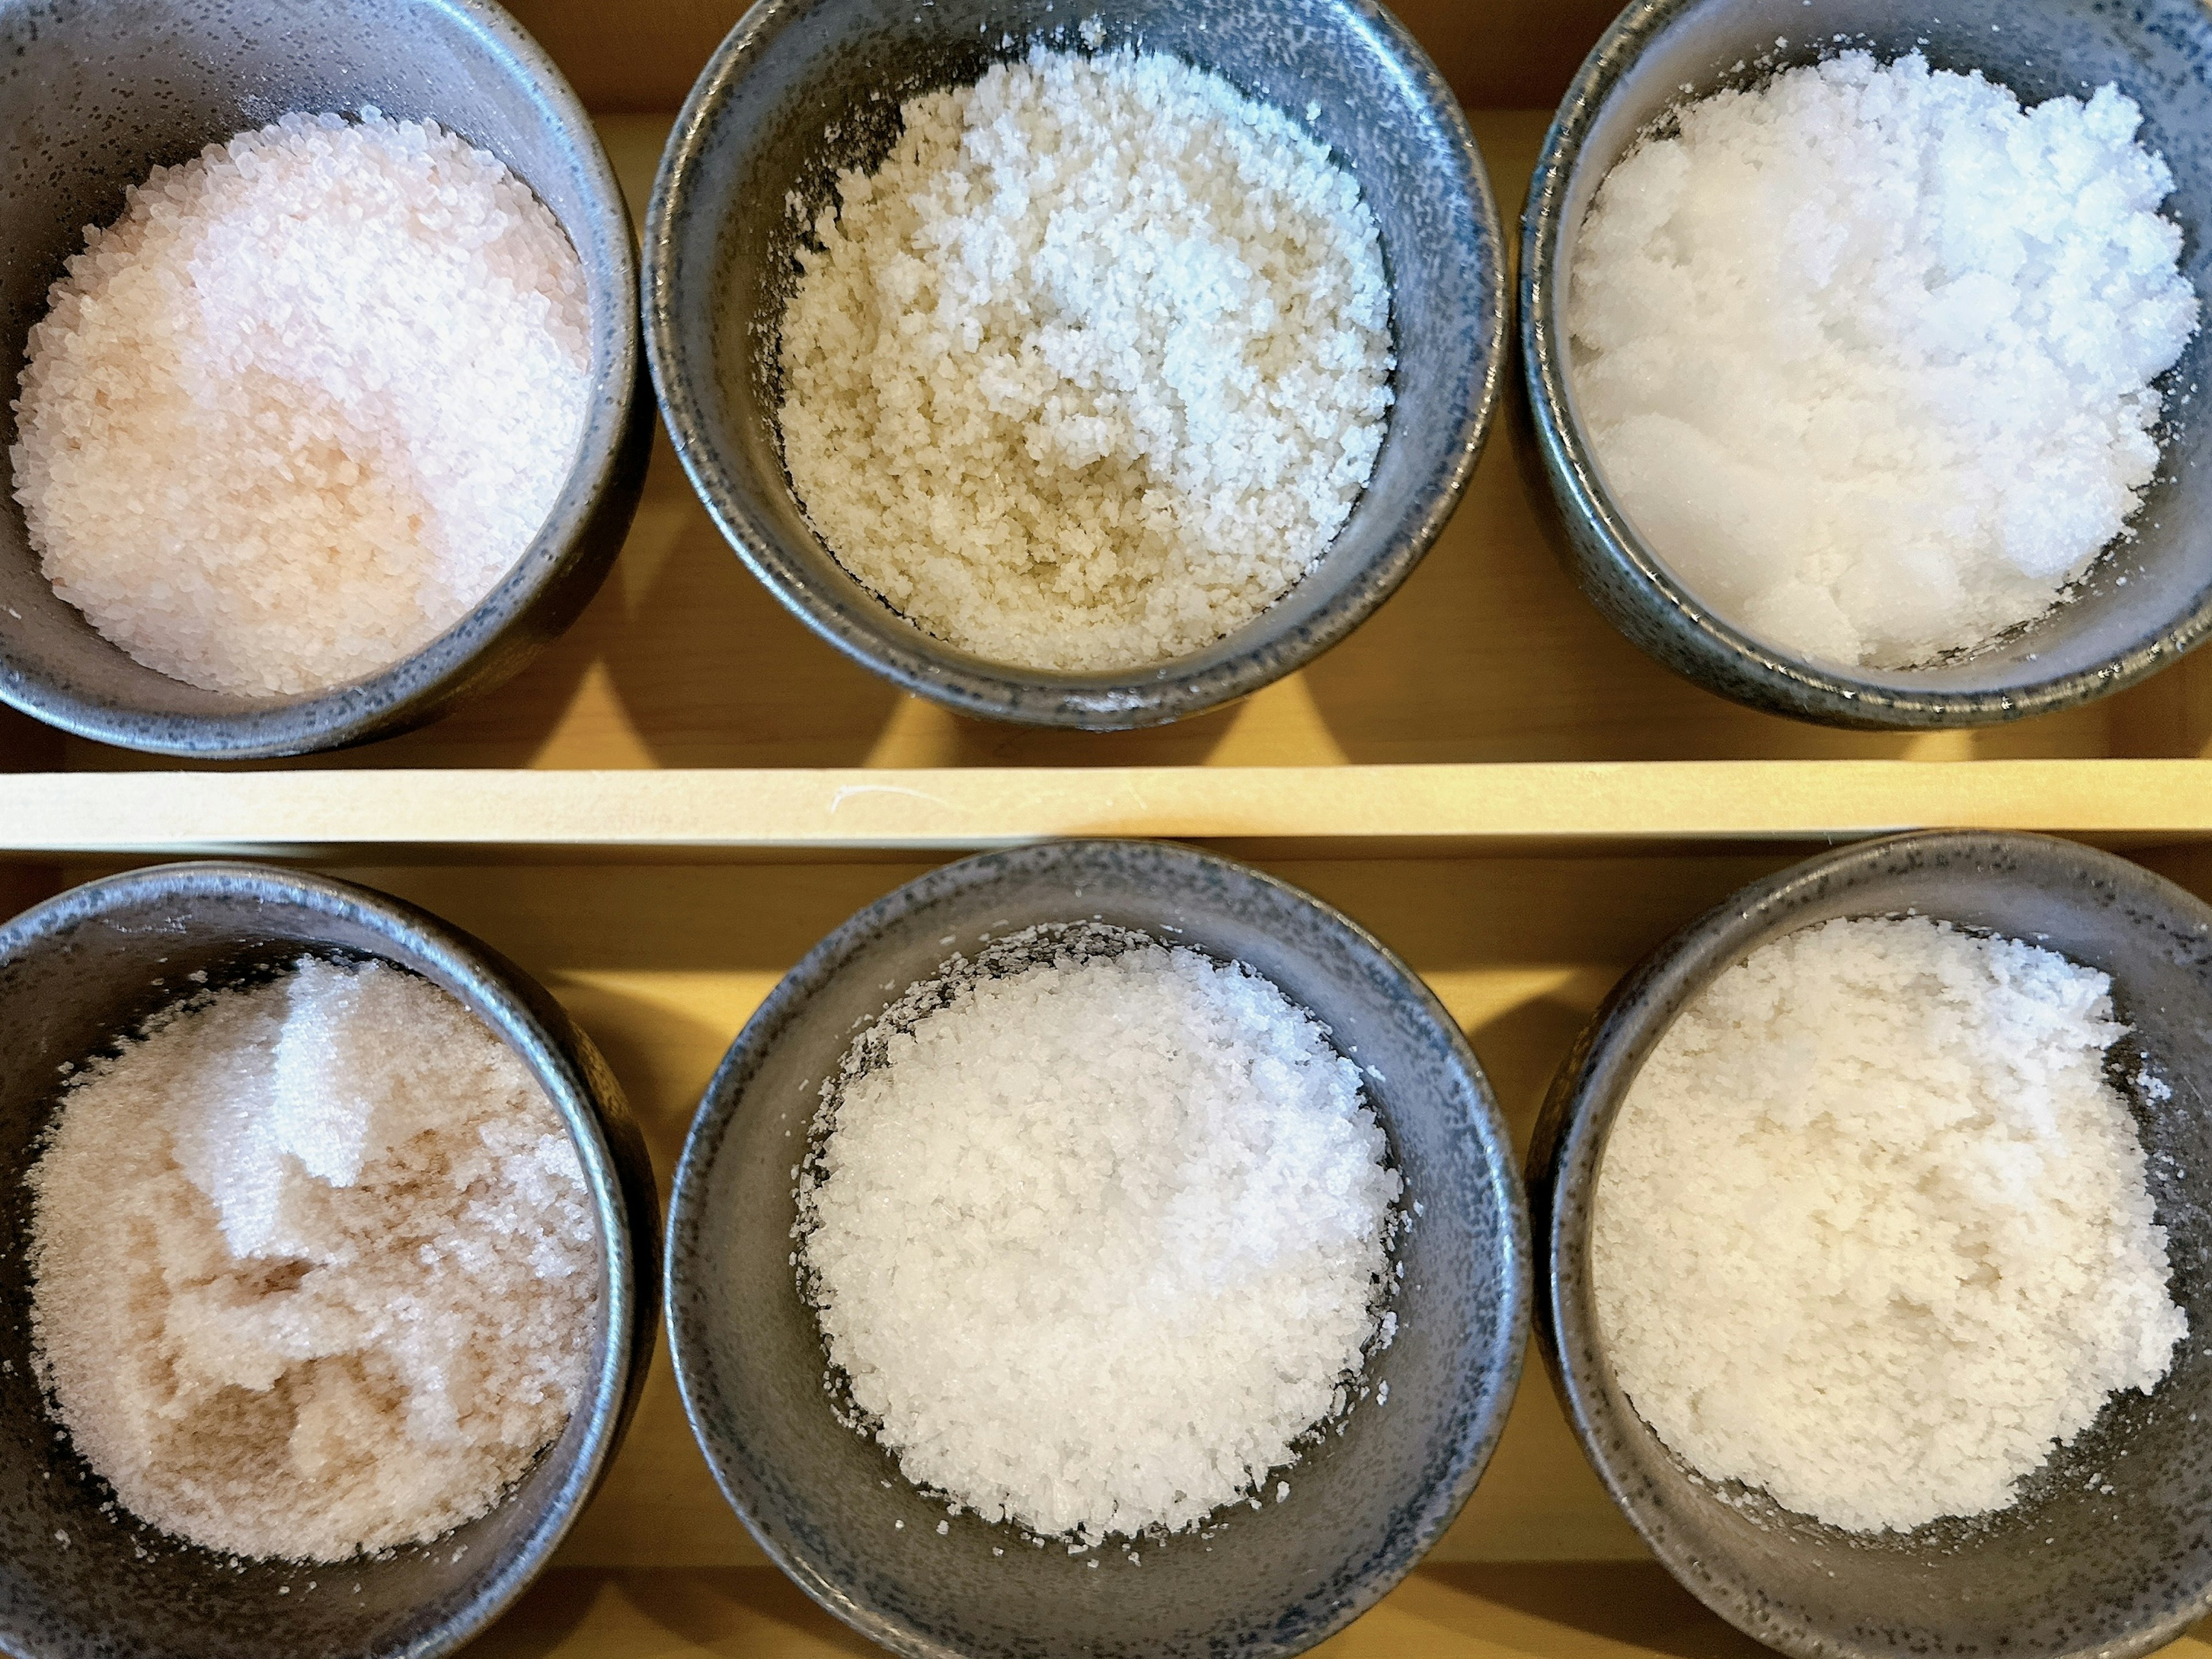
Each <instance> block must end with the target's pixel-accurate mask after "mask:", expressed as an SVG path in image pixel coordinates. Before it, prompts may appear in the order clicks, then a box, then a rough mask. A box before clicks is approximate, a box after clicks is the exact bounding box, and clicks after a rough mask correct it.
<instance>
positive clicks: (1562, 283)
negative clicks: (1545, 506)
mask: <svg viewBox="0 0 2212 1659" xmlns="http://www.w3.org/2000/svg"><path fill="white" fill-rule="evenodd" d="M1778 40H1781V41H1786V43H1787V44H1786V45H1780V46H1778V44H1777V42H1778ZM1847 46H1852V47H1867V48H1869V49H1871V50H1872V51H1873V52H1875V55H1876V56H1877V57H1878V58H1881V60H1882V61H1884V62H1887V61H1888V60H1890V59H1892V58H1896V57H1899V56H1901V55H1903V54H1904V53H1905V52H1911V51H1914V50H1916V49H1917V50H1918V51H1920V52H1923V53H1924V54H1926V56H1927V58H1928V61H1929V64H1932V65H1933V66H1934V67H1936V68H1937V69H1949V70H1959V71H1960V72H1965V71H1968V70H1982V71H1983V72H1984V74H1985V75H1987V76H1989V77H1990V79H1991V80H1993V81H1998V82H2002V83H2003V84H2004V85H2006V86H2008V87H2009V88H2012V89H2013V90H2014V91H2015V92H2016V93H2018V94H2020V96H2021V98H2022V99H2023V100H2027V101H2028V102H2030V103H2034V102H2039V101H2041V100H2045V99H2047V98H2051V97H2056V96H2057V95H2059V94H2073V95H2075V96H2086V95H2087V93H2088V91H2089V90H2090V89H2091V88H2094V87H2098V86H2101V85H2103V84H2104V83H2105V82H2108V81H2109V82H2117V83H2118V86H2119V88H2120V89H2121V90H2122V91H2124V92H2125V93H2126V94H2129V95H2130V97H2132V98H2133V99H2135V100H2136V102H2137V103H2138V104H2140V105H2141V106H2142V112H2143V125H2142V132H2141V133H2140V135H2139V137H2141V139H2142V142H2143V143H2145V144H2146V145H2148V147H2149V148H2150V149H2153V150H2155V151H2157V152H2158V153H2159V154H2160V155H2164V156H2165V158H2166V162H2167V164H2168V165H2169V166H2170V167H2172V170H2173V177H2174V190H2173V194H2172V196H2171V197H2169V198H2168V199H2167V201H2166V205H2165V207H2164V209H2163V211H2164V212H2165V213H2166V215H2167V216H2169V217H2171V218H2172V219H2174V220H2175V221H2177V222H2179V224H2180V225H2181V227H2182V229H2183V232H2184V234H2185V249H2184V253H2183V258H2184V261H2185V270H2186V272H2187V274H2188V276H2190V278H2191V281H2192V282H2194V283H2196V285H2197V291H2198V293H2199V294H2200V295H2212V243H2208V241H2207V240H2206V238H2205V234H2204V233H2205V230H2206V228H2207V226H2208V224H2212V13H2208V12H2206V10H2205V9H2203V7H2202V6H2200V5H2198V4H2197V3H2196V0H2143V3H2141V4H2130V5H2124V6H2118V5H2112V4H2109V3H2106V0H2039V3H2037V4H2035V5H2032V6H2022V5H2019V4H2017V3H2015V0H1961V3H1958V4H1949V3H1946V4H1943V5H1940V6H1935V7H1929V6H1926V5H1905V4H1899V3H1897V0H1636V3H1634V4H1632V5H1630V6H1629V7H1628V9H1626V11H1624V12H1623V13H1622V14H1621V15H1620V20H1619V21H1617V22H1615V23H1614V24H1613V27H1611V28H1610V29H1609V30H1607V32H1606V34H1605V36H1604V37H1603V39H1601V40H1600V41H1599V42H1598V45H1597V46H1596V48H1595V50H1594V51H1593V52H1591V53H1590V56H1589V60H1588V61H1587V62H1585V63H1584V64H1583V68H1582V71H1581V73H1580V74H1579V75H1577V76H1576V77H1575V81H1574V84H1573V85H1572V86H1571V88H1569V89H1568V92H1567V96H1566V100H1565V102H1564V103H1562V104H1561V105H1560V106H1559V117H1558V118H1557V119H1556V120H1555V121H1554V122H1553V125H1552V130H1551V132H1550V135H1549V136H1548V137H1547V139H1546V140H1545V143H1544V149H1543V153H1542V155H1541V158H1540V159H1539V161H1538V162H1537V167H1536V173H1535V177H1534V180H1533V181H1532V182H1531V184H1530V185H1529V191H1528V210H1527V212H1526V214H1525V215H1524V216H1523V218H1522V241H1521V295H1520V297H1521V342H1522V357H1523V361H1524V362H1525V364H1526V367H1527V371H1528V398H1529V408H1530V412H1531V414H1532V416H1533V417H1534V424H1535V430H1536V436H1537V440H1538V444H1539V447H1540V449H1541V453H1542V456H1543V460H1544V465H1545V470H1546V471H1547V473H1548V474H1549V476H1550V478H1551V482H1552V487H1553V493H1554V494H1555V495H1557V497H1558V499H1559V508H1560V512H1561V513H1562V514H1563V515H1564V516H1565V520H1566V527H1567V532H1568V544H1569V562H1570V563H1571V566H1572V568H1573V569H1574V573H1575V575H1576V578H1577V580H1578V581H1579V582H1580V583H1581V585H1582V588H1583V592H1585V593H1587V594H1588V595H1589V598H1590V599H1591V600H1592V601H1593V602H1594V603H1595V605H1597V607H1598V608H1599V610H1601V611H1603V612H1604V613H1605V615H1606V616H1607V618H1608V619H1610V620H1611V621H1612V623H1613V625H1614V626H1615V627H1616V628H1618V629H1620V631H1621V632H1622V633H1623V634H1625V635H1627V636H1628V638H1629V639H1630V640H1631V641H1633V642H1634V643H1635V644H1636V645H1638V646H1639V647H1642V648H1643V649H1644V651H1646V652H1647V653H1650V655H1652V656H1653V657H1656V659H1658V660H1659V661H1661V662H1662V663H1664V664H1666V665H1668V667H1669V668H1672V669H1674V671H1677V672H1678V673H1680V674H1683V675H1685V676H1686V677H1687V678H1690V679H1692V680H1694V681H1696V682H1697V683H1698V684H1700V685H1703V686H1705V688H1707V689H1708V690H1712V691H1717V692H1718V693H1719V694H1720V695H1721V696H1726V697H1732V698H1734V699H1735V700H1736V701H1737V702H1743V703H1747V704H1749V705H1750V706H1751V707H1753V708H1762V709H1766V710H1769V711H1771V712H1772V713H1775V714H1791V715H1795V716H1796V717H1797V718H1799V719H1801V720H1819V721H1821V722H1823V723H1825V724H1827V725H1833V726H1865V727H1932V726H1987V725H1991V724H1994V723H1996V722H1998V721H2002V720H2019V719H2022V718H2024V717H2026V716H2028V715H2031V714H2047V713H2050V712H2052V711H2054V710H2057V709H2061V708H2073V707H2075V705H2077V704H2080V703H2084V702H2090V701H2092V700H2093V699H2094V698H2097V697H2100V696H2106V695H2107V694H2109V693H2111V692H2113V691H2117V690H2120V689H2121V688H2122V687H2124V686H2127V685H2131V684H2134V683H2135V682H2136V681H2137V680H2140V679H2142V678H2144V677H2145V676H2146V675H2148V674H2152V673H2154V672H2156V671H2158V670H2159V669H2160V668H2162V667H2164V666H2165V665H2166V664H2168V663H2170V662H2172V661H2173V660H2174V659H2177V658H2178V657H2179V656H2180V655H2181V654H2182V653H2184V652H2185V651H2188V650H2190V649H2191V648H2192V647H2195V646H2196V645H2197V644H2198V643H2199V642H2201V641H2203V638H2204V637H2205V635H2206V633H2207V631H2208V630H2212V538H2208V537H2206V536H2205V535H2204V534H2203V533H2202V531H2203V525H2204V523H2205V522H2206V520H2207V519H2208V517H2212V466H2208V465H2205V463H2206V462H2207V460H2208V459H2212V408H2208V407H2207V406H2206V404H2205V402H2204V400H2203V398H2192V399H2188V400H2186V401H2185V400H2184V397H2183V394H2185V393H2186V392H2189V391H2190V390H2191V388H2193V387H2195V386H2197V385H2198V384H2199V383H2200V382H2201V381H2203V379H2204V378H2205V374H2206V370H2207V366H2208V357H2212V336H2208V335H2207V333H2206V332H2204V331H2199V332H2198V333H2197V337H2196V338H2195V339H2194V340H2192V341H2191V343H2190V346H2189V349H2188V350H2187V352H2186V353H2185V355H2184V356H2183V357H2182V359H2181V362H2179V364H2178V365H2177V366H2176V367H2175V368H2173V369H2172V371H2171V372H2170V373H2169V374H2168V375H2167V376H2166V379H2165V380H2164V381H2163V382H2162V383H2161V384H2163V385H2165V386H2168V387H2170V388H2172V395H2171V396H2169V398H2168V399H2167V406H2166V415H2167V424H2166V431H2165V447H2164V453H2163V456H2162V459H2161V461H2160V467H2159V471H2158V475H2157V477H2156V478H2155V479H2154V482H2153V483H2152V484H2151V485H2150V487H2149V489H2148V492H2147V493H2146V495H2145V498H2144V503H2143V506H2142V510H2141V511H2140V512H2139V513H2137V514H2136V517H2135V519H2134V520H2132V521H2131V522H2132V524H2133V526H2134V528H2135V531H2136V535H2135V536H2134V538H2132V539H2130V540H2126V541H2123V542H2120V543H2118V544H2116V545H2114V546H2113V547H2112V548H2110V549H2108V550H2106V554H2105V556H2104V557H2103V558H2102V559H2100V561H2099V562H2097V564H2096V565H2095V566H2093V568H2092V569H2091V570H2090V572H2089V574H2088V575H2087V577H2086V578H2085V579H2084V580H2083V581H2082V582H2081V586H2080V590H2079V592H2078V593H2077V594H2076V596H2075V598H2074V599H2072V600H2071V601H2070V602H2069V603H2067V604H2064V605H2060V606H2058V607H2057V609H2056V610H2054V611H2051V612H2050V613H2049V614H2048V615H2046V616H2045V617H2043V618H2042V619H2041V620H2039V621H2038V622H2035V623H2030V624H2029V625H2027V627H2025V628H2023V629H2019V630H2017V631H2016V632H2015V633H2012V634H2009V635H2006V636H2005V637H2004V638H2002V640H2000V641H1997V642H1996V644H1994V645H1992V646H1990V647H1986V648H1984V649H1983V650H1981V651H1979V652H1977V653H1972V654H1969V655H1966V656H1965V657H1963V658H1960V659H1956V660H1954V661H1948V662H1945V663H1942V664H1938V665H1931V666H1929V667H1925V668H1917V669H1911V670H1904V671H1887V670H1881V669H1872V668H1839V667H1836V666H1832V665H1824V664H1820V663H1816V662H1812V661H1808V660H1806V659H1802V658H1799V657H1796V656H1794V655H1792V654H1791V653H1789V652H1787V651H1783V650H1779V649H1777V648H1776V647H1772V646H1771V645H1768V644H1766V643H1765V642H1764V641H1761V640H1759V639H1758V638H1756V637H1754V636H1753V635H1751V634H1749V633H1747V632H1745V631H1744V630H1743V629H1741V628H1739V627H1737V626H1736V625H1735V623H1731V622H1729V620H1728V619H1727V618H1725V617H1721V616H1719V615H1717V614H1716V613H1715V612H1714V611H1712V610H1711V607H1710V606H1708V605H1706V604H1705V602H1704V601H1702V600H1701V599H1699V597H1698V595H1697V594H1695V593H1694V592H1691V591H1690V589H1689V588H1688V587H1687V586H1685V585H1684V584H1683V582H1682V581H1681V580H1679V579H1678V578H1677V577H1676V576H1675V574H1674V572H1673V571H1671V570H1670V569H1669V568H1668V566H1667V563H1666V562H1665V560H1664V559H1662V557H1661V556H1659V555H1658V554H1657V553H1656V552H1654V551H1653V550H1652V549H1651V548H1650V546H1649V545H1648V544H1646V543H1645V542H1644V539H1643V538H1642V537H1641V536H1640V535H1639V534H1638V531H1637V528H1636V526H1634V525H1633V524H1632V523H1631V522H1630V521H1629V520H1628V518H1627V516H1626V514H1625V513H1623V512H1622V511H1621V509H1620V506H1619V505H1618V504H1617V503H1616V502H1615V501H1614V500H1613V496H1612V495H1611V494H1610V493H1609V492H1608V491H1607V488H1606V483H1605V477H1604V472H1603V469H1602V468H1601V466H1600V465H1598V461H1597V458H1596V456H1595V453H1594V452H1593V450H1592V448H1591V447H1590V443H1589V438H1588V436H1587V435H1586V434H1585V433H1584V431H1583V428H1582V426H1581V424H1580V421H1579V417H1578V416H1577V414H1576V410H1575V402H1574V395H1573V390H1572V386H1571V362H1572V347H1571V342H1570V340H1569V337H1568V335H1567V331H1566V324H1565V307H1566V294H1567V281H1568V275H1569V272H1570V270H1571V266H1572V264H1573V261H1574V254H1575V245H1576V239H1577V235H1578V234H1579V232H1580V229H1581V227H1582V223H1583V216H1584V214H1585V213H1586V211H1587V210H1588V209H1589V204H1590V200H1591V198H1592V197H1593V196H1594V195H1595V193H1596V191H1597V187H1598V185H1599V184H1600V183H1601V181H1602V180H1603V179H1604V178H1605V176H1606V174H1607V173H1608V172H1610V171H1611V170H1612V167H1613V163H1614V162H1615V161H1618V160H1619V159H1620V156H1621V155H1623V154H1625V153H1626V151H1627V150H1628V149H1630V148H1631V147H1632V145H1633V144H1634V143H1635V142H1636V141H1637V139H1638V137H1640V136H1642V135H1643V134H1644V132H1645V131H1648V130H1649V129H1650V126H1651V125H1652V124H1653V123H1654V122H1655V121H1656V120H1658V119H1660V118H1662V117H1663V116H1664V115H1665V113H1666V112H1668V110H1669V109H1670V108H1672V107H1674V106H1677V105H1679V104H1680V103H1682V102H1684V101H1686V100H1689V99H1691V98H1693V97H1702V96H1704V95H1705V94H1709V93H1711V92H1714V91H1717V90H1718V89H1720V88H1724V87H1734V86H1741V85H1745V84H1748V83H1751V82H1755V81H1756V80H1758V79H1759V77H1760V76H1763V75H1765V74H1766V73H1769V72H1770V71H1771V69H1772V68H1776V67H1779V68H1789V67H1792V66H1794V65H1796V64H1804V63H1809V62H1812V61H1814V60H1816V59H1818V58H1824V57H1826V56H1829V55H1831V54H1832V53H1834V52H1838V51H1841V50H1843V49H1844V48H1845V47H1847Z"/></svg>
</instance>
